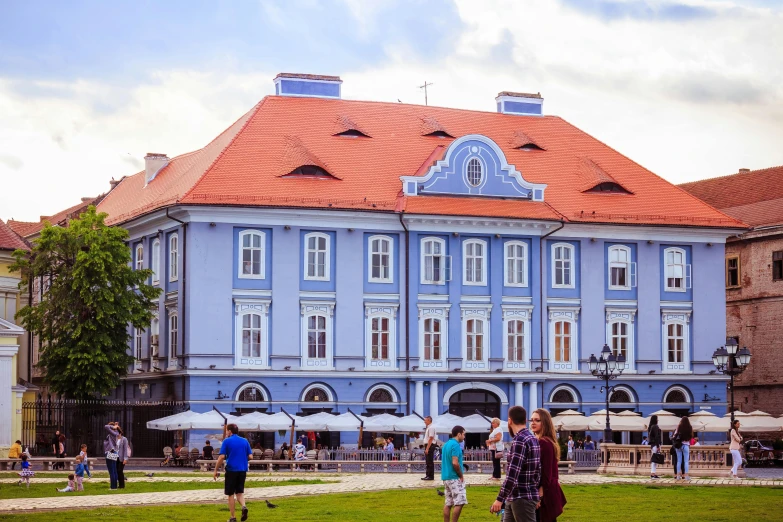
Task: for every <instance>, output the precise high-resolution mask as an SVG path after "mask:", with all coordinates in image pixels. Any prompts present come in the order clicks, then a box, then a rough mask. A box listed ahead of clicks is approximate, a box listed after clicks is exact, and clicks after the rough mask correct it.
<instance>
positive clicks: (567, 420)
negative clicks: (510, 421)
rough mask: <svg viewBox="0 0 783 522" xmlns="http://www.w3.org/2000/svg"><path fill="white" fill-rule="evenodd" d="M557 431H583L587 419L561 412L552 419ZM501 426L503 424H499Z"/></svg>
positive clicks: (586, 425) (572, 411) (574, 412)
mask: <svg viewBox="0 0 783 522" xmlns="http://www.w3.org/2000/svg"><path fill="white" fill-rule="evenodd" d="M552 422H554V424H555V429H556V430H558V431H585V430H587V428H588V421H587V417H585V416H584V415H583V414H582V413H579V412H578V411H575V410H566V411H562V412H560V413H559V414H557V415H555V416H554V417H553V418H552ZM500 424H501V426H502V425H503V423H502V422H501V423H500Z"/></svg>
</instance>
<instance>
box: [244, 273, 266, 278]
mask: <svg viewBox="0 0 783 522" xmlns="http://www.w3.org/2000/svg"><path fill="white" fill-rule="evenodd" d="M237 278H238V279H266V276H265V275H264V274H259V275H253V274H239V275H238V276H237Z"/></svg>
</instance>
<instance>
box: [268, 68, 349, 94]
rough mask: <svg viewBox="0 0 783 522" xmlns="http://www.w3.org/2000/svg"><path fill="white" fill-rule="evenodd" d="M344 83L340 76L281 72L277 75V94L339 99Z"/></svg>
mask: <svg viewBox="0 0 783 522" xmlns="http://www.w3.org/2000/svg"><path fill="white" fill-rule="evenodd" d="M342 83H343V81H342V80H341V79H340V77H339V76H323V75H320V74H296V73H280V74H278V75H277V76H275V94H277V95H278V96H301V97H308V98H332V99H336V100H339V99H340V98H341V87H340V86H341V85H342Z"/></svg>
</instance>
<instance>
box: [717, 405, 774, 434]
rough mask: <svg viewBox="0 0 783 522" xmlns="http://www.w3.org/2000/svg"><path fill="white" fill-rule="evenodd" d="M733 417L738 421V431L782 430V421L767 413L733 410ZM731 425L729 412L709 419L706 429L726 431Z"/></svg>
mask: <svg viewBox="0 0 783 522" xmlns="http://www.w3.org/2000/svg"><path fill="white" fill-rule="evenodd" d="M734 418H735V419H737V420H739V421H740V431H783V422H782V421H781V419H776V418H775V417H773V416H772V415H770V414H769V413H765V412H763V411H759V410H756V411H754V412H751V413H744V412H741V411H735V412H734ZM730 426H731V414H730V413H727V414H726V415H725V416H724V417H721V418H715V419H713V420H711V421H710V423H709V429H708V430H707V431H717V432H726V431H729V427H730Z"/></svg>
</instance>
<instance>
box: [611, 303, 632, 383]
mask: <svg viewBox="0 0 783 522" xmlns="http://www.w3.org/2000/svg"><path fill="white" fill-rule="evenodd" d="M614 323H624V324H625V325H626V332H627V333H626V335H627V337H628V343H627V344H626V348H625V351H626V356H625V369H624V370H623V373H624V374H629V373H636V342H635V339H636V332H635V326H636V309H635V308H633V309H630V308H607V309H606V341H605V342H606V344H607V345H609V348H612V349H614V346H613V334H612V325H613V324H614Z"/></svg>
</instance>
